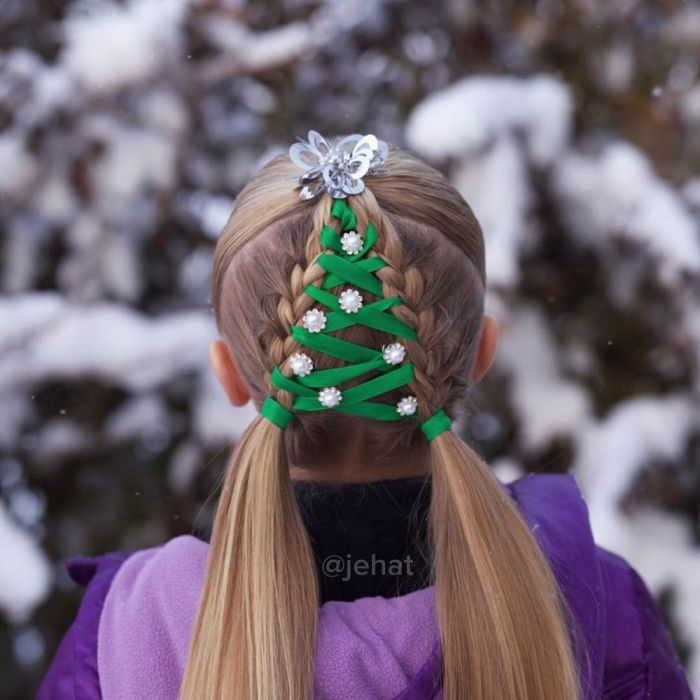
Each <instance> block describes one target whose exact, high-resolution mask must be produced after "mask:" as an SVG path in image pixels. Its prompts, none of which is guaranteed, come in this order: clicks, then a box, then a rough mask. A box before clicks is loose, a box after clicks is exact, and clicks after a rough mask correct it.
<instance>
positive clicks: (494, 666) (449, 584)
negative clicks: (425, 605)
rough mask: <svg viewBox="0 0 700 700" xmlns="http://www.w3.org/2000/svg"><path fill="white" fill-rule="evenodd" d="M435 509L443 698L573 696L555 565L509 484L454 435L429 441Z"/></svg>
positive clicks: (566, 699)
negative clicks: (504, 484)
mask: <svg viewBox="0 0 700 700" xmlns="http://www.w3.org/2000/svg"><path fill="white" fill-rule="evenodd" d="M431 456H432V464H433V471H432V474H433V477H432V502H431V507H430V517H431V523H430V525H431V531H432V539H433V557H434V560H433V561H434V576H435V585H436V592H437V611H438V626H439V629H440V641H441V646H442V656H443V673H444V680H443V687H444V690H445V700H459V699H461V698H466V697H473V698H512V700H516V699H519V698H541V699H542V700H575V699H576V698H578V697H579V689H578V677H577V673H576V666H575V663H574V658H573V652H572V648H571V641H570V639H569V634H568V632H567V627H566V624H565V612H564V607H563V605H562V603H561V599H560V593H559V590H558V586H557V584H556V582H555V580H554V576H553V575H552V572H551V569H550V567H549V564H548V563H547V561H546V559H545V557H544V555H543V554H542V551H541V550H540V548H539V546H538V545H537V543H536V541H535V539H534V538H533V536H532V534H531V533H530V531H529V529H528V528H527V526H526V524H525V523H524V522H523V519H522V517H521V516H520V514H519V513H518V511H517V510H516V507H515V506H514V504H513V502H512V501H511V499H510V498H509V497H508V495H507V494H506V493H505V491H504V490H503V487H502V486H501V484H499V482H498V481H497V480H496V479H495V478H494V477H493V476H492V474H491V473H490V472H489V470H488V468H487V467H486V465H485V464H484V463H483V462H482V460H481V459H480V458H479V456H478V455H477V454H476V453H475V452H474V451H473V450H472V449H471V448H470V447H469V446H468V445H466V444H465V443H464V442H462V441H461V440H460V439H459V438H458V437H457V436H456V435H455V434H454V433H452V432H450V431H447V432H444V433H442V434H441V435H439V436H438V437H437V438H436V439H435V440H433V441H432V442H431Z"/></svg>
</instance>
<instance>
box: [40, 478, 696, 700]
mask: <svg viewBox="0 0 700 700" xmlns="http://www.w3.org/2000/svg"><path fill="white" fill-rule="evenodd" d="M506 488H507V490H508V492H509V494H510V495H511V497H512V498H513V499H514V501H515V502H516V503H517V505H518V506H519V508H520V510H521V512H522V514H523V516H524V517H525V519H526V521H527V522H528V524H529V525H530V528H531V530H532V532H533V534H534V535H535V537H536V538H537V540H538V542H539V544H540V546H541V547H542V549H543V551H544V553H545V555H546V556H547V557H548V559H549V561H550V564H551V565H552V568H553V571H554V573H555V575H556V577H557V580H558V582H559V585H560V587H561V589H562V592H563V594H564V596H565V597H566V600H567V602H568V604H569V607H570V609H571V611H572V613H573V617H574V620H573V621H572V629H574V628H575V632H574V633H573V634H572V637H573V638H574V639H575V640H576V642H575V644H576V653H577V658H578V660H579V666H580V669H581V670H580V674H581V683H582V688H583V692H584V698H585V699H586V700H593V699H594V698H596V699H599V698H605V700H622V699H623V698H624V699H625V700H642V698H659V699H663V700H687V699H688V698H692V694H691V692H690V689H689V687H688V684H687V681H686V678H685V675H684V672H683V669H682V667H681V665H680V663H679V661H678V658H677V656H676V654H675V651H674V649H673V645H672V643H671V639H670V637H669V634H668V632H667V630H666V628H665V627H664V625H663V622H662V619H661V616H660V614H659V610H658V608H657V606H656V604H655V602H654V600H653V599H652V597H651V595H650V594H649V591H648V590H647V588H646V586H645V585H644V583H643V581H642V580H641V579H640V577H639V576H638V575H637V573H636V572H635V571H634V570H633V569H632V568H631V567H630V566H629V565H628V564H626V563H625V561H624V560H622V559H621V558H619V557H617V556H615V555H614V554H611V553H609V552H607V551H605V550H603V549H600V548H598V547H596V546H595V543H594V542H593V537H592V534H591V530H590V525H589V522H588V513H587V509H586V506H585V504H584V502H583V500H582V498H581V496H580V493H579V491H578V488H577V487H576V484H575V482H574V480H573V478H572V477H570V476H561V475H542V476H529V477H525V478H523V479H520V480H519V481H516V482H515V483H513V484H510V485H509V486H507V487H506ZM207 551H208V545H206V544H205V543H203V542H201V541H199V540H197V539H195V538H193V537H178V538H176V539H174V540H171V541H170V542H168V543H167V544H165V545H163V546H161V547H158V548H155V549H149V550H144V551H140V552H136V553H134V554H108V555H106V556H102V557H98V558H96V559H78V560H73V561H72V562H71V563H69V566H68V568H69V572H70V574H71V576H72V577H73V579H74V580H75V581H76V582H77V583H79V584H81V585H83V586H85V587H86V592H85V595H84V598H83V602H82V605H81V607H80V611H79V613H78V616H77V618H76V620H75V622H74V623H73V626H72V627H71V628H70V630H69V631H68V633H67V634H66V636H65V638H64V640H63V642H62V643H61V646H60V647H59V650H58V652H57V654H56V657H55V658H54V660H53V663H52V665H51V667H50V669H49V671H48V674H47V676H46V678H45V679H44V683H43V684H42V687H41V689H40V691H39V700H49V699H51V700H98V698H104V700H121V699H124V700H127V699H128V700H140V699H141V698H143V699H144V700H146V699H147V700H175V699H176V698H177V695H178V690H179V687H180V682H181V678H182V673H183V668H184V664H185V659H186V654H187V648H188V644H189V636H190V632H191V628H192V624H193V621H194V618H195V614H196V609H197V603H198V599H199V594H200V590H201V584H202V578H203V574H204V569H205V565H206V557H207ZM441 696H442V693H441V691H440V649H439V645H438V643H437V629H436V624H435V601H434V589H433V588H432V587H429V588H425V589H423V590H420V591H416V592H413V593H409V594H407V595H404V596H399V597H395V598H381V597H374V598H361V599H359V600H356V601H354V602H349V603H348V602H334V601H331V602H328V603H325V604H324V605H322V606H321V608H320V611H319V634H318V651H317V658H316V678H315V692H314V697H315V698H316V699H318V700H331V699H332V698H343V699H344V700H348V699H352V698H360V699H362V700H366V699H367V698H375V699H381V698H389V699H392V700H436V699H438V698H441Z"/></svg>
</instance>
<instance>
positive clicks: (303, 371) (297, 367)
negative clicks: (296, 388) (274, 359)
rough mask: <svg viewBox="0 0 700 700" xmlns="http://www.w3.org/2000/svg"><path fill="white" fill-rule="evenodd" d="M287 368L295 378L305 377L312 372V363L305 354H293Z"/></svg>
mask: <svg viewBox="0 0 700 700" xmlns="http://www.w3.org/2000/svg"><path fill="white" fill-rule="evenodd" d="M289 366H290V368H291V370H292V372H293V373H294V374H295V375H296V376H297V377H305V376H306V375H307V374H311V372H312V371H313V368H314V361H313V360H312V359H311V358H310V357H309V356H308V355H307V354H306V353H303V352H295V353H294V354H293V355H292V356H291V357H290V358H289Z"/></svg>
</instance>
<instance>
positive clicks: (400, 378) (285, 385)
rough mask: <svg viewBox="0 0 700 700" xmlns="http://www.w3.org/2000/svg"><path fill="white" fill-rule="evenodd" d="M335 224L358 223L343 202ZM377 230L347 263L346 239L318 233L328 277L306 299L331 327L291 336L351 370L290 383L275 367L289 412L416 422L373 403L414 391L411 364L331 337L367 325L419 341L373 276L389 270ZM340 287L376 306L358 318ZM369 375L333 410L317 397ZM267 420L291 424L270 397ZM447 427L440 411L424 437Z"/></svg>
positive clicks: (370, 228) (296, 330)
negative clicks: (377, 249) (375, 251)
mask: <svg viewBox="0 0 700 700" xmlns="http://www.w3.org/2000/svg"><path fill="white" fill-rule="evenodd" d="M331 214H332V216H333V217H334V218H335V219H337V220H338V222H339V224H340V230H341V231H342V232H345V231H351V230H355V228H356V227H357V217H356V216H355V214H354V213H353V211H352V209H351V208H350V207H349V205H348V204H347V202H346V200H343V199H336V200H334V202H333V207H332V209H331ZM377 238H378V233H377V229H376V228H375V226H374V225H373V224H372V223H369V224H368V225H367V228H366V230H365V232H364V236H363V239H364V243H363V245H362V249H361V250H360V251H359V252H358V253H356V254H354V255H348V254H347V253H345V251H344V250H343V247H342V244H341V236H340V235H339V234H338V233H336V231H335V230H334V229H333V228H332V227H330V226H324V227H323V229H322V231H321V233H320V240H321V244H322V245H323V247H324V248H325V249H326V250H328V251H332V252H330V253H321V255H319V256H318V258H317V259H316V262H318V264H319V265H320V266H321V267H322V268H323V269H324V270H325V271H326V275H325V276H324V279H323V280H322V282H321V284H320V286H319V287H316V286H314V285H309V286H308V287H307V288H306V290H305V293H306V294H307V295H308V296H309V297H311V298H312V299H313V300H314V301H317V302H319V303H320V304H323V305H324V306H325V307H327V309H328V311H325V312H324V313H325V315H326V325H325V327H324V329H323V331H322V332H320V333H311V332H309V331H308V330H306V329H305V328H304V327H303V326H296V325H295V326H291V327H290V333H291V336H292V338H294V339H295V340H296V341H297V342H298V343H299V344H300V345H302V346H304V347H306V348H310V349H312V350H315V351H317V352H319V353H322V354H324V355H330V356H331V357H335V358H337V359H340V360H344V361H345V362H347V363H349V364H347V365H345V366H343V367H333V368H331V369H325V370H317V371H313V372H311V373H310V374H308V375H306V376H304V377H293V378H292V377H286V376H285V375H284V374H282V372H281V371H280V369H279V368H278V367H275V368H274V369H273V371H272V385H273V386H274V387H275V388H277V389H279V390H281V391H286V392H288V393H290V394H292V395H293V396H294V400H293V401H292V407H291V408H292V411H323V410H334V411H339V412H341V413H347V414H350V415H355V416H361V417H363V418H372V419H374V420H380V421H397V420H405V419H407V418H412V419H413V418H414V417H413V416H403V415H401V414H400V413H399V412H398V410H397V407H396V406H395V405H394V404H388V403H383V402H381V401H373V399H376V398H377V397H379V396H381V395H382V394H386V393H387V392H390V391H393V390H395V389H399V388H401V387H402V386H406V385H408V384H410V383H411V382H412V381H413V379H414V370H413V364H412V363H410V362H408V363H406V364H403V365H400V366H398V367H397V366H395V365H389V364H388V363H387V362H386V361H385V360H384V357H383V352H382V351H381V350H377V349H376V348H369V347H366V346H364V345H359V344H358V343H352V342H350V341H347V340H343V339H342V338H337V337H335V336H333V335H330V334H331V333H333V332H334V331H338V330H341V329H343V328H349V327H351V326H354V325H362V326H365V327H367V328H371V329H373V330H378V331H382V332H384V333H387V334H389V335H392V336H396V337H398V338H403V339H407V340H416V332H415V331H414V329H413V328H411V327H410V326H409V325H407V324H406V323H404V322H403V321H401V320H400V319H398V318H396V316H394V315H393V314H391V313H390V310H391V309H392V308H395V307H396V306H399V305H401V304H402V303H403V302H402V301H401V299H400V298H399V297H390V298H387V297H383V296H382V294H383V286H382V282H381V280H380V279H378V278H377V277H376V275H375V273H376V272H377V271H378V270H381V269H382V268H383V267H386V262H385V261H384V260H383V259H382V258H381V257H379V256H377V255H372V256H370V255H369V253H370V252H371V250H372V247H373V246H374V244H375V243H376V242H377ZM339 285H351V286H353V287H357V288H358V289H362V290H363V291H365V292H369V293H370V294H373V295H374V296H377V297H379V299H378V300H377V301H373V302H371V303H369V304H365V305H363V306H362V308H360V309H359V310H358V311H357V312H354V313H347V312H345V311H343V310H342V308H341V306H340V303H339V299H338V296H337V295H336V294H334V293H332V292H331V291H329V290H332V289H333V288H334V287H338V286H339ZM370 372H374V373H377V372H378V373H379V374H378V375H377V376H374V377H373V378H371V379H368V380H367V381H365V382H362V383H360V384H357V385H356V386H353V387H351V388H349V389H343V390H342V391H341V396H342V398H341V401H340V403H339V404H338V405H337V406H333V407H332V409H329V408H327V407H325V406H323V404H321V402H320V401H319V391H318V390H321V389H324V388H327V387H338V386H340V385H342V384H343V383H345V382H348V381H350V380H354V379H358V378H359V377H362V376H363V375H365V374H368V373H370ZM260 410H261V413H262V415H263V416H265V417H266V418H267V419H268V420H270V421H272V422H273V423H274V424H275V425H277V426H279V427H280V428H282V429H283V430H284V428H286V427H287V425H288V424H289V421H290V420H291V419H292V411H289V410H287V409H286V408H284V406H282V405H281V404H280V403H278V402H277V401H275V399H273V398H272V397H268V398H267V399H266V400H265V402H264V403H263V405H262V408H261V409H260ZM450 427H451V422H450V419H449V418H448V417H447V415H445V413H444V412H443V411H438V412H437V413H435V415H433V416H432V417H431V418H429V419H428V420H427V421H424V422H423V423H421V430H422V431H423V433H424V434H425V436H426V437H427V438H428V440H434V439H435V437H437V435H439V434H440V433H442V432H444V431H445V430H449V429H450Z"/></svg>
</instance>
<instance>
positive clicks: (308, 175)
mask: <svg viewBox="0 0 700 700" xmlns="http://www.w3.org/2000/svg"><path fill="white" fill-rule="evenodd" d="M307 138H308V141H301V140H300V141H299V143H295V144H293V145H292V146H290V148H289V158H290V159H291V160H292V162H293V163H294V164H295V165H298V166H299V167H300V168H301V169H302V170H304V171H305V172H304V174H303V175H301V176H300V178H299V185H300V186H301V188H302V190H301V198H302V199H313V198H314V197H316V196H317V195H318V194H320V193H321V192H322V191H323V190H324V189H325V190H326V191H328V192H329V193H330V194H331V195H332V196H333V197H335V198H337V199H345V198H346V197H347V196H348V195H351V194H360V192H362V191H363V190H364V189H365V182H364V180H363V178H364V177H365V175H373V176H378V175H386V174H387V171H386V169H382V168H381V167H380V166H381V165H383V164H384V163H385V162H386V159H387V156H388V155H389V147H388V146H387V144H386V143H384V141H380V140H379V139H378V138H377V137H376V136H374V134H367V135H366V136H363V135H362V134H351V135H350V136H345V137H344V138H342V139H340V140H339V141H338V142H336V143H330V142H329V141H328V140H326V139H325V138H323V136H321V134H319V133H318V132H317V131H309V135H308V137H307Z"/></svg>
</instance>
